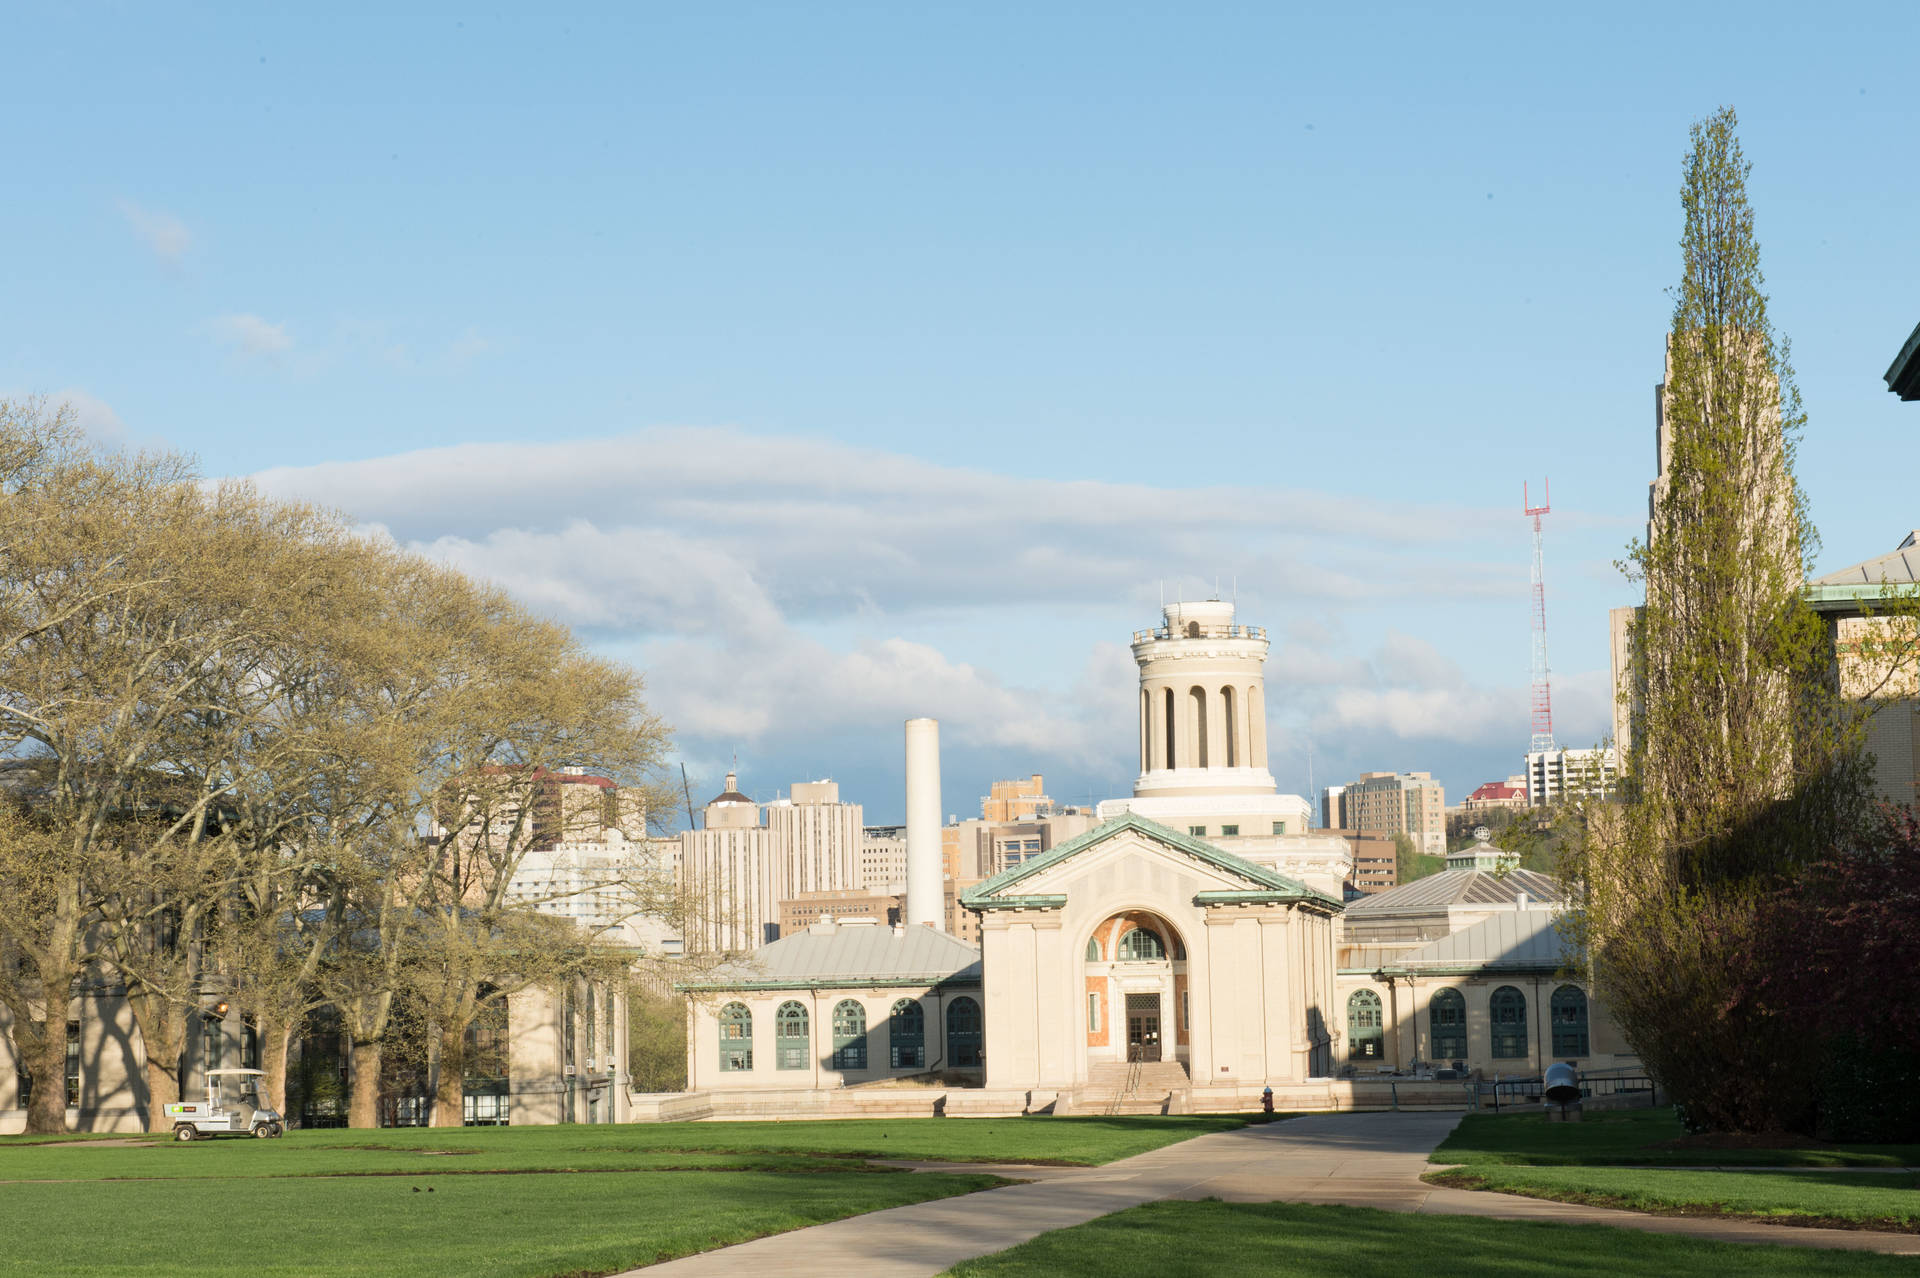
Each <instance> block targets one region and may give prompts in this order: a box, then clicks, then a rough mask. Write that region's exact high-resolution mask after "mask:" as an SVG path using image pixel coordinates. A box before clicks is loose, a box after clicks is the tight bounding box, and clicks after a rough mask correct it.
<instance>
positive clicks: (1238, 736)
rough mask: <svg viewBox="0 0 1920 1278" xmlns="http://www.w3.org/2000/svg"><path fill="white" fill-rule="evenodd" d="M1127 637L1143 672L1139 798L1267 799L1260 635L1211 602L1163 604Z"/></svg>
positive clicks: (1225, 606) (1270, 785)
mask: <svg viewBox="0 0 1920 1278" xmlns="http://www.w3.org/2000/svg"><path fill="white" fill-rule="evenodd" d="M1164 611H1165V617H1164V622H1163V624H1162V625H1161V626H1159V627H1158V628H1156V629H1154V630H1145V631H1140V632H1138V633H1136V634H1135V635H1134V640H1133V656H1134V660H1135V661H1136V662H1138V663H1139V666H1140V703H1139V704H1140V778H1139V780H1138V781H1137V782H1135V784H1134V793H1135V794H1136V795H1141V796H1145V795H1181V794H1223V793H1234V794H1248V793H1264V794H1271V793H1273V791H1274V782H1273V776H1272V774H1271V773H1270V772H1269V771H1268V770H1267V715H1266V680H1265V675H1264V668H1265V665H1266V660H1267V634H1266V631H1265V630H1262V629H1261V628H1259V627H1258V626H1242V625H1237V624H1236V623H1235V622H1234V616H1233V613H1234V606H1233V604H1232V603H1230V602H1225V601H1222V600H1218V599H1212V600H1207V601H1205V602H1200V603H1178V604H1169V605H1167V607H1166V608H1165V610H1164Z"/></svg>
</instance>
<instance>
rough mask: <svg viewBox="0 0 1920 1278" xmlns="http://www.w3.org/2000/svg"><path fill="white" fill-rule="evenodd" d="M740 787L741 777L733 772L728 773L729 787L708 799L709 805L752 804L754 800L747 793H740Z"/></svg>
mask: <svg viewBox="0 0 1920 1278" xmlns="http://www.w3.org/2000/svg"><path fill="white" fill-rule="evenodd" d="M739 787H740V778H739V777H738V776H736V775H734V774H733V773H731V772H729V773H727V788H726V789H724V790H722V791H721V792H720V793H719V794H718V795H716V796H714V797H713V798H711V799H708V800H707V806H708V807H713V806H714V805H715V804H718V803H745V804H752V803H753V800H752V799H749V798H748V797H747V796H746V795H744V794H742V793H740V789H739Z"/></svg>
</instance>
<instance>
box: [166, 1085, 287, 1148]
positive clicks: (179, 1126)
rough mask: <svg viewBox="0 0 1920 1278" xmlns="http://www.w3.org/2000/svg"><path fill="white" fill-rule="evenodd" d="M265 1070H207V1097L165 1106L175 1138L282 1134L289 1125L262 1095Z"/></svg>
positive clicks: (191, 1138) (195, 1138)
mask: <svg viewBox="0 0 1920 1278" xmlns="http://www.w3.org/2000/svg"><path fill="white" fill-rule="evenodd" d="M263 1077H265V1071H264V1070H257V1069H210V1070H208V1071H207V1099H206V1101H205V1102H204V1103H202V1102H200V1101H197V1100H195V1101H179V1102H177V1103H175V1104H172V1105H168V1106H166V1108H165V1110H164V1112H165V1114H166V1116H167V1117H168V1118H170V1119H172V1120H173V1138H174V1139H175V1140H198V1139H200V1137H202V1136H248V1135H252V1136H258V1137H261V1138H263V1139H264V1138H266V1137H268V1136H281V1135H284V1134H285V1133H286V1127H285V1125H284V1124H282V1123H281V1121H280V1115H279V1114H278V1113H277V1112H276V1111H274V1110H272V1109H269V1108H268V1107H267V1103H266V1101H264V1100H262V1099H261V1098H260V1080H261V1079H262V1078H263Z"/></svg>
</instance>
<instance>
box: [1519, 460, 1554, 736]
mask: <svg viewBox="0 0 1920 1278" xmlns="http://www.w3.org/2000/svg"><path fill="white" fill-rule="evenodd" d="M1551 495H1552V492H1551V489H1549V488H1548V486H1547V481H1546V480H1544V479H1543V480H1541V482H1540V504H1539V505H1538V506H1536V505H1534V504H1533V495H1532V493H1530V492H1529V491H1528V488H1527V483H1526V481H1525V480H1522V481H1521V482H1520V505H1521V509H1522V510H1523V511H1524V512H1525V513H1526V516H1527V518H1529V519H1531V520H1533V740H1532V742H1531V743H1530V744H1529V745H1528V746H1527V752H1528V753H1529V754H1538V753H1539V752H1541V751H1543V750H1554V749H1557V748H1558V747H1557V746H1556V745H1555V744H1554V740H1553V689H1552V686H1551V682H1550V679H1549V676H1548V672H1547V569H1546V556H1545V555H1544V553H1543V552H1542V550H1541V536H1540V516H1542V515H1544V514H1547V513H1549V512H1550V511H1551V510H1552V507H1551V505H1549V499H1550V497H1551Z"/></svg>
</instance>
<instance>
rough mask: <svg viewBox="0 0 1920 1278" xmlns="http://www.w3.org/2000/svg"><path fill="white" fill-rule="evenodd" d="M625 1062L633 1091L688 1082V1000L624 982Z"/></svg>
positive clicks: (665, 1089) (657, 1089)
mask: <svg viewBox="0 0 1920 1278" xmlns="http://www.w3.org/2000/svg"><path fill="white" fill-rule="evenodd" d="M627 1063H628V1070H629V1071H630V1072H631V1073H632V1075H633V1090H634V1091H636V1092H677V1091H681V1090H682V1089H684V1088H685V1087H686V1085H687V1001H686V999H685V998H684V997H683V996H681V995H678V994H672V993H661V992H659V991H658V990H657V989H655V988H653V987H651V986H650V985H648V984H646V983H643V982H640V981H633V982H631V983H630V984H629V985H628V986H627Z"/></svg>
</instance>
